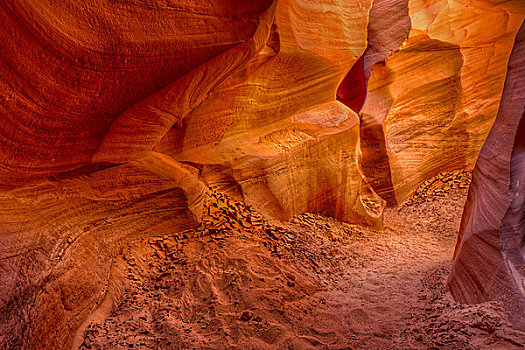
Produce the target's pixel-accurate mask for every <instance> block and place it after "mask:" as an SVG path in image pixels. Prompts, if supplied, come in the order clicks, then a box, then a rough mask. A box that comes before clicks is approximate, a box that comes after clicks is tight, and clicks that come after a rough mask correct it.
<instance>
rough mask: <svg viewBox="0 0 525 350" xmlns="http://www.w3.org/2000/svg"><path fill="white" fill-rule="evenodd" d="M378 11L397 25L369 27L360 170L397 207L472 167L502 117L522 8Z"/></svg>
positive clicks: (460, 2)
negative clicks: (450, 173) (438, 178)
mask: <svg viewBox="0 0 525 350" xmlns="http://www.w3.org/2000/svg"><path fill="white" fill-rule="evenodd" d="M376 4H377V13H378V17H379V16H380V15H381V14H382V13H384V15H383V16H382V17H381V18H387V17H388V15H387V14H388V13H391V12H394V13H396V17H393V18H392V25H391V26H388V25H387V26H384V25H380V23H381V22H379V21H378V22H377V23H378V25H377V26H373V25H372V24H373V23H374V22H371V25H370V26H369V37H370V39H369V49H368V50H367V52H365V70H364V71H365V76H367V77H368V74H369V78H368V96H367V99H366V101H365V103H364V106H363V108H362V110H361V113H362V125H361V129H362V133H363V135H366V136H364V137H363V143H362V151H363V155H364V161H363V170H364V172H365V174H366V175H367V178H368V180H369V182H370V183H371V184H372V186H373V188H374V189H375V190H376V192H377V193H378V194H379V195H381V196H382V197H383V198H385V199H386V200H387V201H388V202H389V203H390V204H395V203H400V202H403V201H405V200H406V199H407V198H408V196H410V194H411V193H412V192H413V191H414V190H415V189H416V188H417V186H418V185H419V184H420V183H421V182H422V181H424V180H426V179H428V178H429V177H432V176H434V175H436V174H438V173H439V172H440V171H442V170H443V169H448V170H455V169H472V168H473V166H474V163H475V161H476V158H477V156H478V152H479V150H480V148H481V146H482V145H483V142H484V140H485V138H486V136H487V134H488V131H489V130H490V127H491V125H492V123H493V121H494V118H495V116H496V112H497V110H498V106H499V96H500V95H501V92H502V89H503V83H504V77H505V72H506V67H507V61H508V56H509V54H510V50H511V48H512V43H513V41H514V37H515V35H516V32H517V30H518V28H519V26H520V24H521V22H522V19H523V13H525V9H524V8H525V5H523V4H521V6H520V4H519V3H518V2H508V3H507V2H499V3H498V6H495V4H494V2H491V1H464V0H450V1H418V0H414V1H410V2H409V3H408V11H407V10H406V8H403V5H405V6H406V2H405V3H403V2H402V1H396V2H388V1H385V0H383V1H377V2H374V7H376ZM407 12H408V14H406V13H407ZM374 13H375V12H374V8H372V11H371V18H373V17H372V16H373V14H374ZM405 14H406V15H405ZM407 17H409V19H410V24H409V23H408V21H407ZM388 18H389V17H388ZM408 27H410V31H408ZM385 32H386V33H390V32H391V33H392V34H391V35H388V34H385ZM401 40H404V41H403V42H402V44H401V45H400V46H399V47H398V48H396V49H395V50H394V52H392V47H395V45H397V43H399V42H400V41H401ZM394 44H395V45H394Z"/></svg>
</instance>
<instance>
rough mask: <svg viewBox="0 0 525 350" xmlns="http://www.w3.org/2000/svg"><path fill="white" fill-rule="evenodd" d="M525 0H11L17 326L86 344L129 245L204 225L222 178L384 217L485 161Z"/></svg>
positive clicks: (4, 62) (312, 207) (12, 280)
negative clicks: (207, 200)
mask: <svg viewBox="0 0 525 350" xmlns="http://www.w3.org/2000/svg"><path fill="white" fill-rule="evenodd" d="M393 14H394V15H393ZM524 14H525V10H524V8H523V5H522V3H521V2H520V1H498V2H497V3H495V2H490V1H488V0H476V1H466V0H437V1H419V0H412V1H406V0H377V1H374V2H373V3H372V1H371V0H355V1H344V0H323V1H309V0H279V1H271V0H256V1H241V0H236V1H230V0H228V1H225V0H221V1H213V2H210V1H185V0H183V1H176V2H173V1H151V2H148V4H145V3H143V2H114V1H107V0H96V1H92V2H90V3H89V4H83V3H78V2H75V1H71V0H59V1H54V2H35V1H4V2H2V3H0V20H1V22H2V27H1V29H0V40H1V41H2V50H1V51H0V117H1V118H2V122H1V123H0V280H2V281H4V283H2V284H1V285H0V321H1V322H0V325H1V329H0V341H1V342H2V343H6V344H8V345H9V346H18V345H15V344H19V345H20V346H21V347H23V348H50V347H57V348H67V347H70V346H71V344H72V341H73V340H72V339H73V338H74V335H75V334H76V333H77V332H78V330H79V329H82V327H83V325H84V323H85V320H86V319H87V318H88V317H90V315H92V313H93V312H94V310H98V309H99V304H101V303H102V304H104V303H105V302H104V300H107V297H108V295H109V296H111V295H112V293H117V292H118V290H119V286H118V285H112V284H111V282H110V281H111V280H113V279H112V278H111V274H112V273H113V272H112V271H115V269H114V267H115V266H116V265H118V261H119V259H120V258H118V257H119V256H120V255H121V251H122V249H123V247H125V246H126V245H127V244H129V243H130V242H132V241H133V240H136V239H138V238H139V237H145V236H149V235H159V234H160V235H162V234H164V233H170V234H174V233H177V232H180V231H183V230H186V229H188V228H192V227H196V226H198V225H199V224H200V221H201V217H202V205H203V204H202V200H203V193H204V189H205V188H206V187H207V186H209V187H213V188H215V189H217V190H220V191H222V192H226V193H227V194H228V195H230V196H231V197H232V198H235V199H237V200H242V201H244V202H245V203H247V204H249V205H251V206H252V207H254V208H256V209H257V210H258V211H259V212H261V213H262V214H264V215H265V216H266V217H271V218H277V219H289V218H290V217H292V216H293V215H296V214H300V213H304V212H314V213H321V214H325V215H329V216H333V217H336V218H337V219H339V220H342V221H347V222H353V223H360V224H366V225H371V226H380V225H381V224H382V211H383V207H384V205H385V202H386V203H389V204H390V205H394V204H396V203H400V202H403V201H404V200H405V199H406V198H408V196H409V195H410V194H411V193H412V192H413V191H414V190H415V189H416V188H417V187H418V185H419V184H420V183H421V182H423V181H425V180H427V179H429V178H431V177H432V176H434V175H436V174H438V173H440V172H443V171H452V170H470V169H471V168H472V167H473V165H474V162H475V159H476V157H477V154H478V152H479V150H480V148H481V145H482V144H483V142H484V140H485V137H486V135H487V133H488V132H489V130H490V127H491V125H492V122H493V120H494V118H495V116H496V111H497V109H498V105H499V101H500V97H501V93H502V90H503V82H504V77H505V73H506V67H507V61H508V57H509V55H510V50H511V48H512V43H513V41H514V37H515V34H516V32H517V30H518V27H519V25H520V23H521V22H522V20H523V16H524ZM509 79H511V78H509ZM512 79H513V78H512ZM509 89H511V88H510V87H509V88H508V89H507V90H509ZM508 94H509V93H508V92H507V95H508ZM507 95H505V96H507ZM502 108H503V107H502ZM514 148H515V149H517V148H516V147H514ZM472 201H473V200H472ZM513 220H514V219H513ZM465 232H467V231H465ZM465 237H467V236H465ZM459 256H461V254H460V255H459ZM104 305H106V304H104Z"/></svg>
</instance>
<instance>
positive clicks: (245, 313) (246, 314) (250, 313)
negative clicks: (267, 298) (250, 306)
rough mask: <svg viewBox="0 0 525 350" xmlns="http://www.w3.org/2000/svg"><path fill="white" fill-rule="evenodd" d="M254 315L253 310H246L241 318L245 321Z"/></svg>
mask: <svg viewBox="0 0 525 350" xmlns="http://www.w3.org/2000/svg"><path fill="white" fill-rule="evenodd" d="M252 317H253V312H251V311H244V312H243V313H242V315H241V320H243V321H249V320H251V319H252Z"/></svg>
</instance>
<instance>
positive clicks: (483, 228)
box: [449, 25, 525, 329]
mask: <svg viewBox="0 0 525 350" xmlns="http://www.w3.org/2000/svg"><path fill="white" fill-rule="evenodd" d="M524 116H525V25H522V26H521V29H520V31H519V33H518V35H517V37H516V41H515V44H514V49H513V50H512V55H511V58H510V62H509V69H508V73H507V78H506V81H505V88H504V91H503V97H502V100H501V106H500V109H499V112H498V117H497V118H496V121H495V123H494V126H493V127H492V130H491V131H490V134H489V136H488V138H487V141H486V142H485V145H484V146H483V149H482V150H481V153H480V156H479V159H478V161H477V163H476V168H475V169H474V172H473V177H472V185H471V187H470V192H469V196H468V200H467V204H466V206H465V211H464V213H463V218H462V224H461V228H460V232H459V240H458V245H457V247H456V258H455V262H454V266H453V270H452V274H451V277H450V279H449V286H450V289H451V291H452V294H453V295H454V297H455V298H456V299H457V300H459V301H461V302H465V303H480V302H483V301H487V300H500V301H503V302H504V305H505V307H506V309H507V311H508V312H509V313H510V315H511V316H512V318H513V320H514V322H515V323H516V324H517V325H518V326H519V327H520V328H522V329H525V318H524V317H523V315H525V273H524V269H525V259H524V257H525V245H524V244H525V204H524V203H525V178H524V174H525V118H524Z"/></svg>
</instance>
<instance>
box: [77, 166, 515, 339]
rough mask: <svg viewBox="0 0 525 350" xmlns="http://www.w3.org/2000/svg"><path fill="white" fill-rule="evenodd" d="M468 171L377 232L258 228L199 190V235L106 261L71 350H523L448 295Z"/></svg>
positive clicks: (309, 218) (393, 214)
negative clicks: (95, 303)
mask: <svg viewBox="0 0 525 350" xmlns="http://www.w3.org/2000/svg"><path fill="white" fill-rule="evenodd" d="M468 181H469V180H468V174H465V173H459V174H443V175H441V176H438V177H436V178H434V179H433V180H432V181H430V182H428V183H426V184H425V185H424V186H422V187H421V188H420V189H419V190H418V192H416V194H415V195H414V196H413V197H412V199H411V200H410V201H409V202H408V204H406V205H404V206H402V207H399V208H388V209H386V211H385V219H384V223H385V224H384V227H383V228H381V229H370V228H363V227H360V226H356V225H349V224H345V223H341V222H338V221H336V220H333V219H331V218H326V217H323V216H319V215H311V214H305V215H301V216H298V217H296V218H294V219H293V220H291V221H290V222H277V221H273V222H270V221H267V220H264V219H263V218H262V217H260V216H259V215H258V214H257V213H256V211H254V210H253V209H251V208H249V207H246V206H245V205H243V204H241V203H239V202H236V201H234V200H232V199H230V198H228V197H226V196H224V195H222V194H220V193H217V192H212V191H210V192H209V194H208V198H207V210H208V214H209V215H208V216H207V217H206V221H205V223H204V224H203V225H202V227H201V228H199V229H196V230H191V231H186V232H183V233H174V234H173V235H165V236H162V237H157V238H154V239H147V240H141V241H137V242H135V243H134V244H132V245H131V246H129V247H128V248H127V249H126V251H124V252H123V254H122V256H121V257H120V258H119V259H118V260H117V261H116V263H115V265H114V268H113V273H112V278H113V280H112V282H111V288H110V290H109V291H108V293H107V297H106V300H104V302H103V303H102V304H101V306H100V308H99V309H98V310H97V311H96V312H94V313H93V314H92V315H91V316H90V318H89V320H88V321H87V322H86V323H85V326H84V327H83V328H82V329H81V330H80V331H79V332H78V334H77V339H76V344H77V346H79V347H80V348H81V349H130V348H135V349H309V348H320V349H521V348H523V347H524V346H525V333H521V332H518V331H516V330H513V329H512V328H511V327H510V326H509V323H508V322H507V321H506V319H505V317H504V315H503V313H502V311H501V309H500V307H499V305H498V304H497V303H486V304H482V305H476V306H465V305H457V304H455V303H454V302H453V300H452V298H451V297H450V295H449V294H448V292H447V290H446V285H445V284H446V278H447V275H448V271H449V269H450V266H451V259H452V254H453V250H454V246H455V243H456V235H457V230H458V225H459V221H460V218H461V214H462V208H463V205H464V202H465V199H466V193H467V189H466V183H468Z"/></svg>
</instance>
